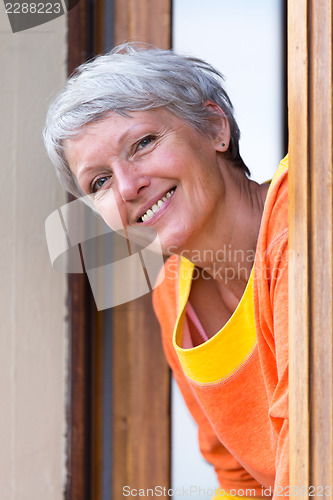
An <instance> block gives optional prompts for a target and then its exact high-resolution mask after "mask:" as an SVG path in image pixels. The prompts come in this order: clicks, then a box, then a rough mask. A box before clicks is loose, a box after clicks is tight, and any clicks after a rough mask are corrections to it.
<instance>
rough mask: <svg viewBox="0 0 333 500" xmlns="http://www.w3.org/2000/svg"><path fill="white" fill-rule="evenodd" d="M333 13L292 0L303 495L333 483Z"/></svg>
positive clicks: (293, 451)
mask: <svg viewBox="0 0 333 500" xmlns="http://www.w3.org/2000/svg"><path fill="white" fill-rule="evenodd" d="M332 15H333V11H332V0H289V1H288V75H289V78H288V102H289V138H290V140H289V151H290V155H289V156H290V159H289V161H290V169H289V231H290V236H289V245H290V246H289V248H290V258H289V262H290V269H289V328H290V332H289V336H290V485H291V491H292V492H293V496H297V495H296V494H295V493H296V491H297V488H303V493H305V494H304V495H302V498H309V496H310V493H311V491H310V487H312V488H314V490H313V491H312V493H313V494H314V496H319V495H320V492H319V490H318V488H319V489H320V488H322V487H323V488H325V487H326V486H327V487H329V488H331V493H330V494H329V495H327V496H326V498H332V486H333V484H332V476H333V460H332V455H333V418H332V414H333V408H332V406H333V405H332V403H333V344H332V330H333V311H332V307H333V306H332V302H333V293H332V288H333V263H332V258H333V257H332V254H333V233H332V231H333V185H332V172H333V163H332V149H333V140H332V136H333V127H332V116H333V115H332V90H333V86H332ZM294 487H295V490H293V488H294ZM299 491H301V490H299ZM323 493H324V494H325V492H323ZM300 495H301V493H300Z"/></svg>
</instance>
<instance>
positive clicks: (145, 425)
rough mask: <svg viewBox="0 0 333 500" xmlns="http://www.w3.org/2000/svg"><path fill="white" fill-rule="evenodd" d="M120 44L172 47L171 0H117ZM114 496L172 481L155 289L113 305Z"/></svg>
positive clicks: (167, 404) (167, 383)
mask: <svg viewBox="0 0 333 500" xmlns="http://www.w3.org/2000/svg"><path fill="white" fill-rule="evenodd" d="M114 33H115V45H117V44H120V43H123V42H125V41H128V40H131V41H140V42H145V43H150V44H153V45H156V46H158V47H161V48H165V49H167V48H170V41H171V0H140V2H133V1H132V0H115V2H114ZM112 316H113V328H112V331H113V383H114V398H113V399H114V413H113V471H112V477H113V498H114V499H118V498H122V497H123V491H122V488H123V487H124V486H126V485H128V486H130V487H131V488H136V489H140V488H152V489H153V488H154V487H155V486H161V487H165V488H167V489H168V488H169V486H170V374H169V368H168V366H167V363H166V360H165V356H164V354H163V350H162V344H161V338H160V333H159V326H158V323H157V320H156V318H155V316H154V312H153V309H152V302H151V295H145V296H143V297H141V298H139V299H136V300H135V301H132V302H130V303H127V304H123V305H121V306H118V307H115V308H113V311H112Z"/></svg>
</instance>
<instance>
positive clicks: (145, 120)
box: [44, 45, 288, 498]
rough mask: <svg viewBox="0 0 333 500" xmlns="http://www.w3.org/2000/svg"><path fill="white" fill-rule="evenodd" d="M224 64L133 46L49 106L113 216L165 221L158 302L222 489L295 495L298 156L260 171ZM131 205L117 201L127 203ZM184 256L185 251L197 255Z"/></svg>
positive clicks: (57, 156) (61, 159)
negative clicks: (293, 170)
mask: <svg viewBox="0 0 333 500" xmlns="http://www.w3.org/2000/svg"><path fill="white" fill-rule="evenodd" d="M222 84H223V79H222V76H221V75H220V74H219V73H218V72H217V71H216V70H215V69H213V68H212V67H211V66H210V65H209V64H207V63H205V62H204V61H201V60H199V59H195V58H191V57H184V56H179V55H176V54H174V53H172V52H170V51H163V50H159V49H149V50H140V49H137V48H136V47H135V46H131V45H124V46H120V47H118V48H116V49H114V50H113V51H112V52H111V53H110V54H108V55H105V56H100V57H98V58H96V59H95V60H94V61H92V62H89V63H87V64H85V65H83V66H81V67H80V68H79V69H78V71H77V72H76V73H75V74H74V76H72V77H71V78H70V79H69V81H68V82H67V85H66V87H65V89H64V90H63V91H62V92H61V93H60V94H59V95H58V97H57V98H56V99H55V101H54V102H53V104H52V105H51V107H50V109H49V112H48V117H47V123H46V127H45V131H44V139H45V144H46V148H47V150H48V153H49V155H50V158H51V159H52V161H53V162H54V164H55V166H56V169H57V172H58V175H59V178H60V180H61V182H62V183H63V185H64V186H65V188H66V189H67V190H68V191H70V192H72V193H73V194H75V195H76V196H82V195H89V196H90V197H91V199H92V201H93V204H94V207H95V209H96V210H97V211H98V212H99V213H100V215H101V216H102V217H103V218H104V219H105V221H106V222H107V224H109V225H110V226H111V227H113V228H114V227H115V225H116V224H117V223H116V216H115V214H116V213H120V216H121V220H122V224H123V225H124V226H129V227H131V228H144V227H146V228H152V229H154V230H155V231H157V234H158V237H159V240H160V243H161V246H162V248H163V251H164V252H165V254H168V255H171V254H172V256H171V257H170V258H169V260H168V261H167V263H166V265H165V279H164V281H163V282H162V284H161V285H160V286H159V287H158V288H157V289H156V290H155V293H154V307H155V311H156V314H157V316H158V319H159V321H160V324H161V328H162V337H163V344H164V348H165V352H166V356H167V358H168V361H169V364H170V366H171V368H172V370H173V373H174V376H175V378H176V380H177V382H178V384H179V387H180V389H181V391H182V393H183V396H184V399H185V401H186V403H187V405H188V407H189V409H190V411H191V413H192V415H193V417H194V418H195V420H196V421H197V423H198V425H199V440H200V447H201V451H202V453H203V455H204V456H205V457H206V458H207V460H208V461H209V462H211V463H212V464H214V466H215V469H216V472H217V475H218V478H219V481H220V485H221V490H220V491H219V492H218V493H217V498H219V497H220V496H223V495H225V496H228V495H230V496H232V497H234V498H235V497H236V498H237V496H249V497H251V496H252V497H254V496H257V497H266V498H267V497H268V496H270V495H273V498H277V497H283V496H288V402H287V398H288V325H287V318H288V314H287V287H288V285H287V275H288V272H287V268H288V259H287V238H288V227H287V164H286V161H284V162H282V163H281V165H280V167H279V169H278V171H277V173H276V175H275V176H274V179H273V181H272V182H271V184H270V186H269V185H268V184H263V185H259V184H257V183H255V182H254V181H252V180H250V179H249V170H248V168H247V167H246V165H245V164H244V162H243V160H242V158H241V156H240V153H239V146H238V142H239V129H238V126H237V123H236V121H235V119H234V117H233V108H232V105H231V102H230V100H229V97H228V95H227V94H226V92H225V90H224V89H223V86H222ZM118 211H119V212H118ZM185 257H186V258H185Z"/></svg>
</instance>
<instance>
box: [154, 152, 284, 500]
mask: <svg viewBox="0 0 333 500" xmlns="http://www.w3.org/2000/svg"><path fill="white" fill-rule="evenodd" d="M193 268H194V266H193V264H192V263H190V262H189V261H186V259H183V258H182V259H181V258H179V257H177V256H172V257H170V258H169V259H168V261H167V263H166V264H165V279H164V281H163V282H162V284H161V285H160V286H158V287H157V288H156V289H155V291H154V296H153V302H154V309H155V312H156V315H157V317H158V319H159V322H160V324H161V328H162V340H163V345H164V350H165V354H166V357H167V359H168V362H169V364H170V367H171V369H172V371H173V375H174V377H175V379H176V381H177V383H178V385H179V387H180V390H181V392H182V394H183V397H184V399H185V402H186V404H187V406H188V408H189V410H190V412H191V414H192V416H193V417H194V419H195V420H196V422H197V424H198V426H199V444H200V449H201V452H202V454H203V456H204V457H205V458H206V459H207V460H208V461H209V462H210V463H212V464H213V465H214V467H215V470H216V473H217V476H218V479H219V483H220V486H221V488H222V489H223V490H225V491H226V492H230V494H231V495H232V496H233V498H237V496H238V495H237V494H238V493H239V494H240V496H248V497H252V498H253V497H254V496H257V497H265V498H268V495H269V491H271V492H272V495H273V498H281V497H282V498H283V497H284V496H286V497H287V496H289V495H288V460H289V457H288V453H289V451H288V187H287V160H284V161H283V162H281V164H280V167H279V169H278V171H277V173H276V175H275V176H274V178H273V181H272V183H271V186H270V191H269V193H268V196H267V199H266V203H265V208H264V212H263V217H262V221H261V227H260V233H259V237H258V244H257V250H256V256H255V262H254V267H253V270H252V274H251V278H250V280H249V283H248V285H247V288H246V291H245V293H244V295H243V298H242V299H241V302H240V303H239V305H238V307H237V309H236V311H235V312H234V313H233V315H232V317H231V318H230V320H229V321H228V322H227V324H226V325H225V326H224V327H223V328H222V330H220V332H218V333H217V334H216V335H214V336H213V337H212V338H210V339H209V340H208V341H206V342H205V343H203V344H201V345H199V346H197V347H194V348H191V349H183V348H182V330H183V325H184V322H186V321H188V318H187V317H186V303H187V300H188V295H189V291H190V287H191V273H192V271H193ZM264 488H265V491H264ZM226 496H228V495H226ZM216 498H220V496H216Z"/></svg>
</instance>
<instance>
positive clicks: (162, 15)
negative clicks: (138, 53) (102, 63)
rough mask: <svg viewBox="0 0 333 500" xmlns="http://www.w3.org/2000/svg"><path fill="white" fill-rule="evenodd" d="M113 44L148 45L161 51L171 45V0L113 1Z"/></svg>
mask: <svg viewBox="0 0 333 500" xmlns="http://www.w3.org/2000/svg"><path fill="white" fill-rule="evenodd" d="M114 9H115V10H114V12H115V44H116V45H117V44H119V43H124V42H125V41H139V42H144V43H150V44H153V45H156V46H157V47H160V48H162V49H169V48H170V45H171V0H141V1H137V0H114Z"/></svg>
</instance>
